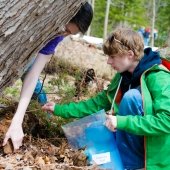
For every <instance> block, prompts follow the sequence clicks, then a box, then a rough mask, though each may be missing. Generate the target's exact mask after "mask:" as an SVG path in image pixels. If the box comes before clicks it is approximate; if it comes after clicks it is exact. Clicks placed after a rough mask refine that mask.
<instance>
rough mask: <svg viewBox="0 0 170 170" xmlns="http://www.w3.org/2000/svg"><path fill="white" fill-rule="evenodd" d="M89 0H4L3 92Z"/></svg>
mask: <svg viewBox="0 0 170 170" xmlns="http://www.w3.org/2000/svg"><path fill="white" fill-rule="evenodd" d="M84 2H85V0H22V1H21V0H1V1H0V94H2V92H3V89H4V88H5V87H7V86H9V85H11V84H12V83H13V82H14V81H15V80H16V79H17V78H18V77H20V76H21V75H22V73H23V70H24V68H25V66H26V65H27V63H28V62H29V60H30V59H31V58H32V56H34V55H36V53H37V52H38V51H39V50H40V49H41V48H42V46H43V45H44V44H45V43H46V42H47V41H48V40H49V39H51V38H52V37H54V36H55V35H56V34H57V33H58V32H59V29H60V28H61V27H62V26H63V25H65V24H66V23H67V22H68V21H69V20H70V19H71V18H72V17H73V16H74V15H75V14H76V12H77V11H78V9H79V8H80V6H81V5H82V3H84Z"/></svg>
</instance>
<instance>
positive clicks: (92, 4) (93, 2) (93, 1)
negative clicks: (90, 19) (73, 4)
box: [87, 0, 95, 36]
mask: <svg viewBox="0 0 170 170" xmlns="http://www.w3.org/2000/svg"><path fill="white" fill-rule="evenodd" d="M88 2H89V3H90V4H91V6H92V8H93V12H94V4H95V0H88ZM90 33H91V26H90V27H89V29H88V31H87V36H90Z"/></svg>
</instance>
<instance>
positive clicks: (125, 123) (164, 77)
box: [117, 70, 170, 136]
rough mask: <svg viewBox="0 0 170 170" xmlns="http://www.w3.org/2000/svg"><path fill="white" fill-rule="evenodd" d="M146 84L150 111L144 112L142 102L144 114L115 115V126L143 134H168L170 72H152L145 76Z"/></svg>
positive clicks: (169, 122)
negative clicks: (150, 106)
mask: <svg viewBox="0 0 170 170" xmlns="http://www.w3.org/2000/svg"><path fill="white" fill-rule="evenodd" d="M146 84H147V88H148V91H149V92H150V98H151V101H150V102H152V110H153V111H152V113H150V114H149V113H147V114H146V113H145V109H146V108H145V104H144V116H130V115H129V116H117V121H118V124H117V128H118V129H121V130H125V131H127V132H131V133H133V134H138V135H145V136H153V135H162V134H170V73H169V72H168V71H167V72H166V71H163V70H162V71H160V70H159V71H156V72H153V73H151V74H149V76H148V77H147V78H146ZM146 97H147V96H143V98H146Z"/></svg>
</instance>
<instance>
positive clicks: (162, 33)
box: [89, 0, 170, 47]
mask: <svg viewBox="0 0 170 170" xmlns="http://www.w3.org/2000/svg"><path fill="white" fill-rule="evenodd" d="M89 2H90V3H91V4H92V5H93V8H94V19H93V22H92V25H91V28H90V30H89V34H90V35H91V36H95V37H102V38H105V35H106V34H108V33H109V32H111V30H113V29H114V28H115V27H117V26H129V27H131V28H133V29H134V30H136V31H137V30H138V29H139V28H141V27H145V28H146V27H150V28H151V30H152V29H157V30H158V38H157V39H156V40H155V42H154V46H159V47H162V46H164V45H165V44H167V43H168V38H169V36H170V14H169V9H170V1H169V0H150V1H148V0H121V1H120V0H89ZM107 15H108V17H107ZM107 19H108V21H107ZM152 27H153V28H152ZM106 32H107V33H106ZM168 44H169V43H168Z"/></svg>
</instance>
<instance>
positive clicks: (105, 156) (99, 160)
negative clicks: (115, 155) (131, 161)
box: [92, 152, 111, 165]
mask: <svg viewBox="0 0 170 170" xmlns="http://www.w3.org/2000/svg"><path fill="white" fill-rule="evenodd" d="M92 160H93V161H94V162H95V163H96V164H97V165H101V164H105V163H108V162H110V161H111V160H110V152H106V153H100V154H95V155H92Z"/></svg>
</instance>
